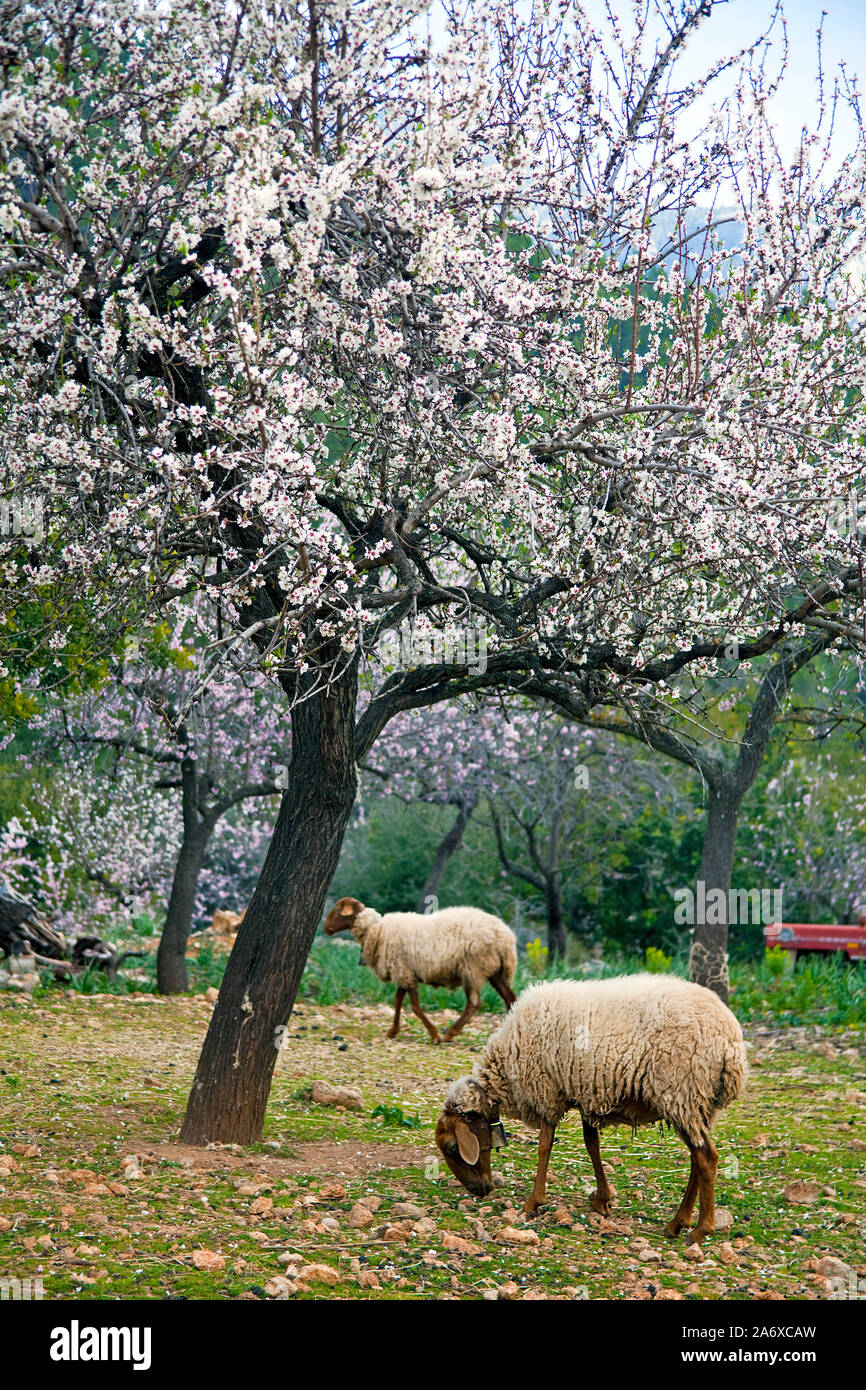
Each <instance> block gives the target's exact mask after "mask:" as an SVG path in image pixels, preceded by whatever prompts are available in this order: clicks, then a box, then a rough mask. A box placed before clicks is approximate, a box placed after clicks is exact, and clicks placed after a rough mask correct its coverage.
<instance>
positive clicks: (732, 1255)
mask: <svg viewBox="0 0 866 1390" xmlns="http://www.w3.org/2000/svg"><path fill="white" fill-rule="evenodd" d="M718 1253H719V1259H720V1260H721V1262H722V1264H723V1265H735V1264H736V1263H737V1260H738V1259H739V1256H738V1254H737V1252H736V1250H735V1249H734V1247H733V1245H731V1243H730V1241H728V1240H723V1241H722V1243H721V1245H720V1246H719V1252H718Z"/></svg>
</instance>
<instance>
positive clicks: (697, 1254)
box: [683, 1245, 704, 1260]
mask: <svg viewBox="0 0 866 1390" xmlns="http://www.w3.org/2000/svg"><path fill="white" fill-rule="evenodd" d="M703 1258H704V1252H703V1250H702V1249H701V1247H700V1246H699V1245H687V1246H686V1248H685V1250H684V1251H683V1259H684V1260H702V1259H703Z"/></svg>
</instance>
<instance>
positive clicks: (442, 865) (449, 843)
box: [417, 801, 474, 912]
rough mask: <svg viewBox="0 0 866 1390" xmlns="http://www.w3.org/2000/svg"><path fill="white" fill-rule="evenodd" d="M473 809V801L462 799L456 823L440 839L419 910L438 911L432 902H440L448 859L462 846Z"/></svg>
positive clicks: (422, 891)
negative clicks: (441, 887) (439, 897)
mask: <svg viewBox="0 0 866 1390" xmlns="http://www.w3.org/2000/svg"><path fill="white" fill-rule="evenodd" d="M473 809H474V804H473V803H472V802H469V801H461V802H460V805H459V807H458V810H457V818H456V820H455V821H454V824H453V825H452V826H451V829H450V830H448V831H447V832H446V833H445V834H444V835H443V836H442V839H441V840H440V841H439V847H438V849H437V850H436V855H435V857H434V859H433V863H432V865H431V867H430V872H429V874H428V875H427V878H426V880H425V883H424V887H423V888H422V889H421V896H420V898H419V899H418V908H417V911H418V912H435V911H436V907H435V906H431V904H436V903H438V894H439V885H440V883H441V882H442V876H443V874H444V873H445V870H446V868H447V867H448V861H449V860H450V858H451V856H452V854H453V853H454V852H455V850H456V849H458V848H459V846H460V843H461V841H462V839H463V834H464V832H465V830H466V827H467V825H468V824H469V817H470V816H471V815H472V811H473Z"/></svg>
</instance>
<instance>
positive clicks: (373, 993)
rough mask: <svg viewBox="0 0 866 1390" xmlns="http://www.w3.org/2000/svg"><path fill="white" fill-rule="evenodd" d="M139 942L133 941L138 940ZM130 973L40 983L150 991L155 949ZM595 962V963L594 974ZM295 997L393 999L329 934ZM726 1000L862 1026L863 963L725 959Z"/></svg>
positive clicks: (779, 1018)
mask: <svg viewBox="0 0 866 1390" xmlns="http://www.w3.org/2000/svg"><path fill="white" fill-rule="evenodd" d="M142 944H143V943H141V942H139V945H142ZM226 960H227V956H226V955H225V953H223V952H218V951H214V949H213V947H212V946H211V945H210V944H208V943H205V944H204V945H203V946H202V947H201V948H200V950H199V951H198V952H197V954H196V956H195V957H194V958H192V959H190V960H189V961H188V962H187V965H188V970H189V981H190V990H191V992H192V993H193V994H201V993H204V991H205V990H206V989H207V988H208V987H210V986H215V987H216V988H219V985H220V983H221V981H222V976H223V972H224V970H225V965H226ZM136 964H137V966H138V968H137V969H136V970H135V971H134V972H133V973H132V974H128V973H124V971H123V970H121V972H120V974H119V975H118V977H117V979H116V980H114V981H109V980H108V979H107V978H106V976H105V975H104V974H103V972H101V971H98V970H93V971H88V972H86V973H85V974H84V975H80V976H77V977H76V978H75V979H74V980H72V981H71V982H68V983H59V982H56V981H54V979H53V977H52V976H51V975H50V974H48V973H45V974H43V977H42V980H43V982H42V985H41V986H40V989H39V994H40V996H41V997H45V996H46V992H54V991H57V990H61V991H62V990H75V991H77V992H78V993H81V994H116V995H123V994H140V993H151V994H153V993H155V992H156V952H155V950H154V951H153V952H152V953H150V954H148V955H147V956H146V957H145V959H144V960H142V961H138V962H136ZM646 969H652V970H664V969H669V970H670V971H671V972H672V973H673V974H675V975H681V976H683V977H684V978H687V977H688V960H687V958H686V956H685V955H679V956H674V957H670V956H663V955H662V953H661V952H657V951H655V950H654V948H652V947H651V948H650V949H649V950H648V952H647V953H646V955H645V956H640V955H620V956H617V957H613V958H611V959H610V960H608V961H606V962H605V963H604V965H600V966H599V967H598V973H599V974H600V975H601V976H602V977H603V978H606V977H609V976H612V975H622V974H634V973H636V972H638V971H640V970H646ZM595 970H596V967H595V965H594V964H593V973H595ZM554 978H556V979H585V978H586V973H585V969H584V966H582V965H579V964H577V965H565V964H563V965H560V964H559V963H557V962H554V963H553V964H549V963H547V962H546V961H541V960H539V959H538V957H536V962H535V965H534V968H532V967H531V966H530V963H529V961H528V960H527V958H526V957H525V956H524V957H522V958H521V960H520V962H519V964H518V969H517V977H516V982H515V988H516V990H517V991H518V993H519V992H520V990H522V989H525V988H526V986H527V985H529V984H532V983H533V982H534V981H536V980H539V979H554ZM299 998H300V999H301V1000H304V1001H309V1002H313V1001H314V1002H316V1003H317V1004H319V1005H322V1006H327V1005H331V1004H342V1003H348V1002H352V1003H368V1004H382V1003H389V1002H390V1003H392V1002H393V999H394V987H393V985H385V984H382V982H381V980H379V979H377V977H376V976H375V975H374V974H373V972H372V971H371V970H370V969H368V967H367V966H365V965H362V964H361V952H360V949H359V947H358V946H357V944H356V943H355V942H349V941H335V940H332V939H329V938H328V937H324V936H318V937H317V938H316V940H315V941H314V943H313V948H312V950H311V952H310V955H309V959H308V961H307V966H306V970H305V971H304V976H303V979H302V981H301V988H300V993H299ZM422 1001H423V1003H424V1007H425V1008H429V1009H451V1010H454V1009H456V1010H457V1011H458V1012H459V1011H460V1009H461V1008H462V1004H463V996H462V994H461V993H460V992H459V991H455V990H448V989H438V988H433V987H431V986H429V985H425V986H424V987H423V989H422ZM730 1002H731V1007H732V1008H733V1009H734V1012H735V1013H736V1014H737V1016H738V1017H739V1018H740V1019H741V1020H742V1021H743V1022H752V1023H758V1022H774V1023H778V1024H785V1025H793V1026H796V1025H800V1024H813V1023H820V1024H824V1025H830V1026H837V1027H863V1026H864V1025H866V962H862V961H860V962H857V963H856V964H853V965H852V964H851V963H850V962H848V961H846V960H844V959H842V958H841V957H840V956H836V955H832V956H830V955H825V956H819V955H815V956H807V957H802V958H801V959H800V960H799V961H798V962H797V965H796V968H795V969H793V970H792V969H791V965H790V958H789V957H788V955H787V953H786V952H784V951H781V950H779V949H778V948H776V949H775V950H772V951H766V952H765V953H764V955H763V957H762V958H761V959H760V960H758V961H739V962H738V961H735V962H733V963H732V964H731V995H730ZM501 1006H502V1004H501V1000H500V998H499V995H498V994H497V993H496V991H495V990H494V989H492V988H491V987H490V986H489V985H487V986H485V988H484V990H483V993H482V998H481V1010H482V1012H486V1013H491V1012H492V1013H497V1012H499V1010H500V1009H501Z"/></svg>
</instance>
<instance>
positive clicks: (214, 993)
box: [204, 985, 220, 1004]
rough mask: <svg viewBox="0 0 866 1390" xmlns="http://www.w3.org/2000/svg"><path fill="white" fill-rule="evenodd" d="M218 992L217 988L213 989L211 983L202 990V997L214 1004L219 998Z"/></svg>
mask: <svg viewBox="0 0 866 1390" xmlns="http://www.w3.org/2000/svg"><path fill="white" fill-rule="evenodd" d="M219 994H220V992H219V990H218V989H215V988H214V986H213V985H208V987H207V989H206V990H205V992H204V997H205V999H206V1000H207V1002H208V1003H209V1004H215V1003H216V1001H217V1000H218V999H219Z"/></svg>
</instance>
